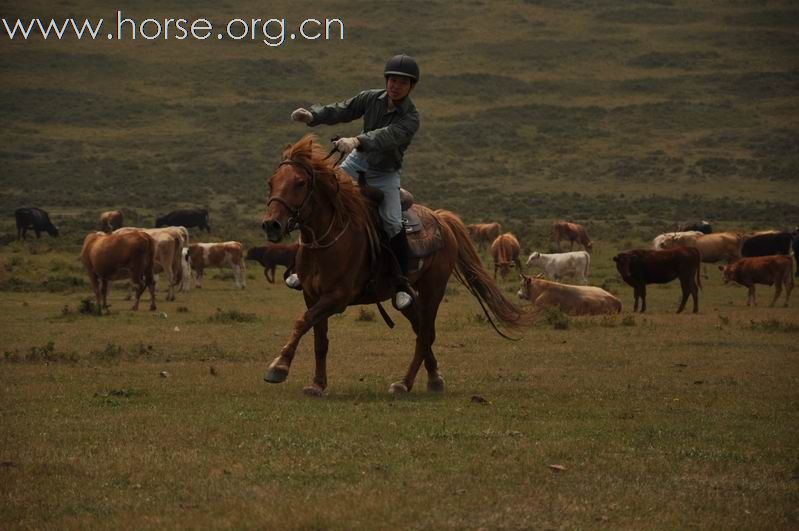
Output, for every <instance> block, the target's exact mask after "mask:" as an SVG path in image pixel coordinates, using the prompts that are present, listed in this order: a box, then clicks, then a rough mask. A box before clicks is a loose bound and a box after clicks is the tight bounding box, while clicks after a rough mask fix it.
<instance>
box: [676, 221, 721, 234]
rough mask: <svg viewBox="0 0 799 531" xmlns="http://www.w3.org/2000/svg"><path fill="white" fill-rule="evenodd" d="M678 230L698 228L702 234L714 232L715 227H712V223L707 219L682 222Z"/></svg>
mask: <svg viewBox="0 0 799 531" xmlns="http://www.w3.org/2000/svg"><path fill="white" fill-rule="evenodd" d="M677 230H678V231H680V232H684V231H692V230H696V231H699V232H701V233H702V234H710V233H711V232H713V227H711V226H710V223H708V222H707V221H694V222H690V223H680V224H679V225H678V226H677Z"/></svg>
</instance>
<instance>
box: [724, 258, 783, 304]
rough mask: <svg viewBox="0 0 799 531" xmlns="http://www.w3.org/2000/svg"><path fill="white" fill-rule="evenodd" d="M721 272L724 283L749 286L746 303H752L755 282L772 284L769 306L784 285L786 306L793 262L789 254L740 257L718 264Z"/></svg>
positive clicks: (775, 300)
mask: <svg viewBox="0 0 799 531" xmlns="http://www.w3.org/2000/svg"><path fill="white" fill-rule="evenodd" d="M719 269H720V270H721V272H722V275H723V279H724V283H725V284H727V283H729V282H737V283H738V284H741V285H742V286H746V287H747V288H749V293H748V294H747V297H746V305H747V306H749V305H750V304H754V305H755V306H757V301H756V300H755V284H765V285H767V286H771V285H772V284H774V299H772V301H771V304H769V306H774V303H775V302H777V298H778V297H779V296H780V293H782V288H783V286H784V287H785V306H788V299H789V298H790V296H791V291H792V290H793V275H792V273H793V271H792V270H793V262H792V261H791V257H790V256H758V257H754V258H742V259H740V260H738V261H737V262H733V263H732V264H727V265H726V266H719Z"/></svg>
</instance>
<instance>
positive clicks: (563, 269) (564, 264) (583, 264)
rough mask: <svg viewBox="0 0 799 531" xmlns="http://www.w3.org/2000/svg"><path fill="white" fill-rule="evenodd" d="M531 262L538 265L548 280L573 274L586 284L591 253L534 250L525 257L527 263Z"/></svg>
mask: <svg viewBox="0 0 799 531" xmlns="http://www.w3.org/2000/svg"><path fill="white" fill-rule="evenodd" d="M531 264H532V265H537V266H539V267H540V268H541V270H542V271H543V272H544V276H545V277H546V278H548V279H549V280H560V279H561V278H562V277H564V276H566V275H574V276H575V277H577V279H578V280H579V281H580V283H582V284H588V267H589V265H590V264H591V255H590V254H588V253H587V252H585V251H573V252H570V253H557V254H543V253H539V252H534V253H532V254H531V255H530V257H529V258H528V259H527V265H531Z"/></svg>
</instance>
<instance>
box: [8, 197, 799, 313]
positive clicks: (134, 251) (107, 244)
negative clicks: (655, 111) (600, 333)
mask: <svg viewBox="0 0 799 531" xmlns="http://www.w3.org/2000/svg"><path fill="white" fill-rule="evenodd" d="M14 217H15V219H16V225H17V238H18V239H20V240H22V239H25V237H26V232H27V231H28V230H33V231H34V232H35V234H36V237H37V238H39V237H40V236H41V233H42V232H46V233H47V234H49V235H50V236H53V237H56V236H58V235H59V230H58V227H56V226H55V225H54V224H53V223H52V222H51V220H50V216H49V215H48V213H47V212H45V211H44V210H41V209H39V208H19V209H17V210H16V211H15V213H14ZM155 225H156V226H155V228H135V227H126V226H124V215H123V213H122V212H121V211H119V210H114V211H109V212H104V213H103V214H102V215H101V216H100V219H99V227H100V229H101V232H92V233H90V234H88V235H87V236H86V238H85V239H84V242H83V247H82V249H81V255H80V258H81V261H82V263H83V265H84V267H85V269H86V272H87V275H88V276H89V280H90V283H91V286H92V289H93V291H94V294H95V298H96V300H97V307H98V311H99V312H102V311H103V309H107V308H108V303H107V298H106V297H107V292H108V284H109V282H111V281H115V280H128V281H129V282H130V286H131V293H130V294H129V296H133V298H134V304H133V309H138V306H139V300H140V298H141V296H142V294H143V293H144V291H145V290H148V289H149V291H150V309H151V310H154V309H155V308H156V304H155V282H156V278H157V277H156V276H155V275H157V274H159V273H163V274H164V276H165V277H166V279H167V282H168V292H167V296H166V299H167V300H175V296H176V295H175V293H176V291H177V290H180V291H188V290H189V289H190V283H191V281H190V279H191V276H192V273H194V277H195V286H196V287H198V288H200V287H202V279H203V272H204V270H205V269H208V268H229V269H231V270H232V272H233V277H234V280H235V283H236V287H237V288H241V289H243V288H245V287H246V267H245V260H254V261H257V262H258V263H259V264H260V265H261V266H263V268H264V276H265V277H266V279H267V280H268V281H269V282H272V283H274V281H275V268H276V266H278V265H282V266H284V267H286V271H287V272H288V271H290V270H291V269H292V267H293V264H294V258H295V255H296V253H297V250H298V248H299V245H298V244H297V243H293V244H285V245H284V244H272V245H268V246H261V247H253V248H250V249H249V250H247V252H246V253H245V252H244V248H243V246H242V244H241V243H239V242H235V241H228V242H215V243H194V244H192V243H190V242H189V231H188V229H192V228H195V227H196V228H199V229H204V230H206V231H207V232H208V233H210V232H211V227H210V223H209V216H208V211H207V210H204V209H183V210H175V211H173V212H170V213H169V214H167V215H165V216H161V217H158V218H157V220H156V224H155ZM468 228H469V233H470V235H471V237H472V240H473V241H474V243H475V244H476V245H477V247H478V248H485V247H486V246H488V247H489V249H490V253H491V257H492V259H493V261H494V278H495V279H496V276H497V272H499V273H500V275H501V276H502V278H505V277H506V276H507V274H508V272H509V271H510V268H511V267H516V268H517V270H518V273H519V277H520V278H521V281H522V286H521V289H520V290H519V292H518V295H519V297H521V298H522V299H525V300H529V301H530V302H532V303H533V305H534V306H535V307H536V308H538V309H544V308H550V307H557V308H559V309H560V310H562V311H563V312H565V313H568V314H570V315H595V314H603V313H619V312H621V309H622V303H621V301H620V300H619V299H618V298H617V297H615V296H614V295H612V294H611V293H608V292H607V291H605V290H604V289H602V288H599V287H595V286H588V285H587V284H588V277H589V275H590V265H591V254H592V251H593V248H594V246H593V242H592V241H591V240H590V238H589V237H588V233H587V232H586V230H585V228H584V227H582V226H581V225H578V224H576V223H571V222H567V221H557V222H555V223H554V224H553V226H552V241H553V242H554V243H555V245H556V247H557V249H558V252H557V253H551V254H547V253H541V252H538V251H535V252H533V253H532V254H530V256H529V257H528V258H527V261H526V265H527V266H532V267H537V268H539V269H540V270H541V273H540V274H538V275H536V276H535V277H532V278H531V277H528V276H526V275H525V274H524V271H523V266H522V262H521V258H520V255H521V245H520V243H519V240H518V238H517V237H516V236H515V235H513V234H511V233H509V232H506V233H503V232H502V227H501V225H500V224H499V223H481V224H474V225H468ZM679 228H680V230H679V231H678V232H669V233H665V234H660V235H658V236H657V237H655V238H654V240H653V241H652V248H651V249H634V250H629V251H624V252H620V253H619V254H617V255H616V256H614V257H613V261H614V262H615V265H616V269H617V270H618V272H619V274H620V275H621V278H622V279H623V280H624V282H625V283H627V284H628V285H630V286H631V287H632V288H633V300H634V304H633V311H638V309H639V301H640V311H641V312H644V311H646V286H647V284H664V283H668V282H671V281H673V280H675V279H679V281H680V287H681V288H682V299H681V302H680V305H679V308H678V309H677V313H680V312H682V311H683V309H684V308H685V305H686V303H687V301H688V298H689V296H690V297H691V299H692V303H693V311H694V312H697V311H698V310H699V290H700V288H701V287H702V281H701V276H702V273H701V271H700V268H701V265H702V264H703V263H704V264H705V277H707V264H717V263H719V262H726V264H719V265H718V268H719V269H720V270H721V272H722V278H723V280H724V282H725V283H728V282H736V283H738V284H741V285H743V286H746V287H747V288H748V295H747V305H750V304H756V301H755V285H756V284H765V285H769V286H770V285H775V293H774V298H773V299H772V301H771V305H772V306H773V305H774V304H775V303H776V302H777V299H778V298H779V296H780V295H781V293H782V291H783V290H784V291H785V306H787V305H788V300H789V298H790V294H791V290H792V289H793V285H794V281H793V277H794V266H793V261H792V259H791V257H790V255H791V254H793V255H794V258H795V259H796V260H797V267H796V273H795V275H796V276H799V229H797V230H795V231H794V232H793V233H790V232H780V231H762V232H755V233H749V234H746V233H740V232H720V233H714V232H713V231H712V228H711V226H710V224H709V223H707V222H706V221H702V222H699V223H691V224H684V225H681V226H680V227H679ZM564 240H565V241H568V242H569V251H567V252H560V251H561V242H562V241H564ZM575 243H577V244H578V245H579V246H582V248H583V250H577V251H575V250H574V244H575ZM567 277H571V278H573V279H574V280H576V281H577V282H578V283H579V284H580V285H569V284H565V283H562V282H561V281H562V280H564V279H565V278H567Z"/></svg>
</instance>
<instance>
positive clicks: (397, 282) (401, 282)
mask: <svg viewBox="0 0 799 531" xmlns="http://www.w3.org/2000/svg"><path fill="white" fill-rule="evenodd" d="M390 245H391V251H392V252H393V253H394V256H395V257H396V259H397V263H398V265H399V272H400V274H399V275H397V277H396V278H395V279H394V287H395V288H396V293H395V294H394V299H393V300H392V301H391V302H392V303H393V305H394V308H396V309H397V310H404V309H406V308H408V307H410V306H411V305H412V304H413V303H414V301H415V300H416V293H414V291H413V288H411V284H410V282H408V258H409V257H410V254H411V249H410V247H409V246H408V236H407V235H406V234H405V228H404V227H403V228H402V230H400V232H399V234H397V235H396V236H394V237H393V238H391V241H390Z"/></svg>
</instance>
